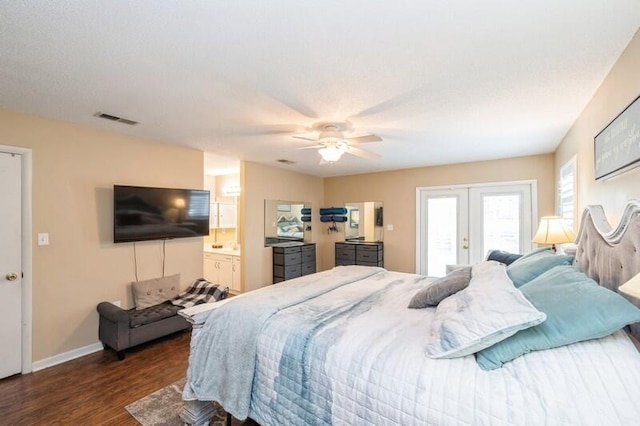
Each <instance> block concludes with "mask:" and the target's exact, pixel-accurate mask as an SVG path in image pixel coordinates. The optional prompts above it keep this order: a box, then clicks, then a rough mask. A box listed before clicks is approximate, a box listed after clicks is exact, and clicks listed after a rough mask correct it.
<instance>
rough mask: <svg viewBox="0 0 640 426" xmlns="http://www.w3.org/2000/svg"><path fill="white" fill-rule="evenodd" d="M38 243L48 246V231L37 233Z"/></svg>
mask: <svg viewBox="0 0 640 426" xmlns="http://www.w3.org/2000/svg"><path fill="white" fill-rule="evenodd" d="M38 245H39V246H48V245H49V234H48V233H40V234H38Z"/></svg>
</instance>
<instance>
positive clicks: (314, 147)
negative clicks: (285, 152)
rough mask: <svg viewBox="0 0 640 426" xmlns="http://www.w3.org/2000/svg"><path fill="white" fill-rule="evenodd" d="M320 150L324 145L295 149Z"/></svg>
mask: <svg viewBox="0 0 640 426" xmlns="http://www.w3.org/2000/svg"><path fill="white" fill-rule="evenodd" d="M320 148H324V145H311V146H301V147H300V148H296V149H320Z"/></svg>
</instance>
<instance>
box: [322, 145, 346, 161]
mask: <svg viewBox="0 0 640 426" xmlns="http://www.w3.org/2000/svg"><path fill="white" fill-rule="evenodd" d="M318 152H319V153H320V155H321V156H322V159H323V160H324V161H328V162H329V163H333V162H334V161H338V160H339V159H340V157H342V154H343V153H344V150H342V149H339V148H337V147H335V146H328V147H326V148H322V149H319V150H318Z"/></svg>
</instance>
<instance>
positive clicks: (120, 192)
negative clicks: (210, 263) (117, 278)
mask: <svg viewBox="0 0 640 426" xmlns="http://www.w3.org/2000/svg"><path fill="white" fill-rule="evenodd" d="M204 235H209V191H206V190H201V189H171V188H151V187H144V186H124V185H114V186H113V242H114V243H125V242H131V241H145V240H164V239H170V238H187V237H201V236H204Z"/></svg>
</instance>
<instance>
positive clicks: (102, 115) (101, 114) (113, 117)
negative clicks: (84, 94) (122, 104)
mask: <svg viewBox="0 0 640 426" xmlns="http://www.w3.org/2000/svg"><path fill="white" fill-rule="evenodd" d="M93 115H94V117H99V118H104V119H105V120H111V121H117V122H118V123H123V124H128V125H130V126H135V125H136V124H138V122H137V121H133V120H129V119H127V118H122V117H118V116H117V115H112V114H107V113H105V112H99V111H98V112H96V113H95V114H93Z"/></svg>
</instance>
